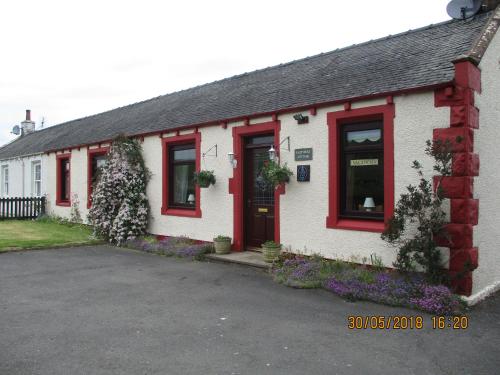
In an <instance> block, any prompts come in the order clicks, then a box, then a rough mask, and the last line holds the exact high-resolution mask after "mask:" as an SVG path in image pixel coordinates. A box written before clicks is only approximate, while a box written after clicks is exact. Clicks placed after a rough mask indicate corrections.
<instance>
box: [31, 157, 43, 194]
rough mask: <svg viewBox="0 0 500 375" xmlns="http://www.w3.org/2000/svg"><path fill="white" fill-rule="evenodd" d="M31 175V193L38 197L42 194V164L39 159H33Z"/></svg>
mask: <svg viewBox="0 0 500 375" xmlns="http://www.w3.org/2000/svg"><path fill="white" fill-rule="evenodd" d="M31 176H32V177H31V179H32V181H33V185H32V195H33V196H35V197H40V196H41V195H42V164H41V163H40V162H39V161H34V162H33V163H32V164H31Z"/></svg>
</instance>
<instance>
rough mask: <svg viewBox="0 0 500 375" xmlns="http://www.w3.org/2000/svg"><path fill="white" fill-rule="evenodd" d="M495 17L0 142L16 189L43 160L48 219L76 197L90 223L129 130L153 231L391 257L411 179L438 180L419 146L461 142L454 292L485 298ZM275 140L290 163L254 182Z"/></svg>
mask: <svg viewBox="0 0 500 375" xmlns="http://www.w3.org/2000/svg"><path fill="white" fill-rule="evenodd" d="M499 24H500V9H499V8H498V7H497V8H496V9H495V10H492V11H489V12H483V13H481V14H479V15H477V16H475V17H473V18H471V19H468V20H452V21H448V22H444V23H441V24H437V25H431V26H428V27H425V28H422V29H418V30H413V31H408V32H405V33H403V34H398V35H394V36H390V37H387V38H383V39H379V40H374V41H370V42H367V43H363V44H360V45H355V46H351V47H347V48H343V49H339V50H335V51H332V52H329V53H324V54H320V55H317V56H312V57H308V58H305V59H302V60H297V61H293V62H290V63H287V64H282V65H278V66H275V67H270V68H266V69H262V70H258V71H255V72H251V73H245V74H242V75H239V76H235V77H231V78H227V79H224V80H221V81H216V82H213V83H209V84H205V85H201V86H198V87H194V88H191V89H188V90H184V91H179V92H175V93H172V94H168V95H165V96H161V97H158V98H154V99H150V100H146V101H144V102H140V103H135V104H132V105H129V106H125V107H121V108H117V109H114V110H111V111H108V112H104V113H101V114H97V115H93V116H89V117H85V118H82V119H78V120H74V121H70V122H67V123H64V124H60V125H56V126H53V127H50V128H47V129H44V130H42V131H38V132H36V133H34V134H28V135H25V136H23V137H20V138H18V139H17V140H16V141H14V142H12V143H10V144H8V145H6V146H4V147H3V148H1V149H0V165H1V166H2V167H3V166H4V165H6V166H7V167H8V168H7V169H8V172H7V174H8V178H7V180H8V185H9V187H8V189H9V195H12V193H11V191H10V189H11V185H12V181H13V178H14V177H13V176H15V175H16V173H17V176H19V175H21V174H22V172H20V170H21V169H22V164H24V166H25V167H26V165H28V166H29V167H28V168H27V169H30V167H31V164H30V163H32V162H33V161H34V160H31V159H30V157H31V156H29V157H28V156H24V155H36V156H34V157H35V158H39V159H37V160H41V167H42V179H41V181H42V182H41V190H42V194H46V195H47V203H48V210H49V212H51V213H54V214H57V215H60V216H65V217H69V213H70V206H71V197H72V196H75V195H76V196H77V197H78V199H79V201H80V211H81V212H82V216H84V217H85V216H86V214H87V212H88V208H89V207H90V205H91V202H90V193H91V188H92V181H93V178H94V174H95V170H96V167H97V166H98V164H99V163H100V162H102V157H103V155H105V154H106V152H107V150H108V149H109V146H110V144H111V142H112V140H113V138H114V137H116V136H118V135H119V134H125V135H127V136H130V137H136V138H138V139H140V140H141V141H142V146H143V150H144V157H145V161H146V164H147V166H148V168H149V169H150V170H151V172H152V174H153V175H152V179H151V181H150V183H149V185H148V198H149V201H150V204H151V211H152V215H151V218H150V224H149V231H150V232H151V233H153V234H158V235H168V236H179V235H185V236H188V237H191V238H193V239H197V240H202V241H211V240H212V238H213V237H214V236H216V235H218V234H226V235H229V236H231V237H232V238H233V250H234V251H244V250H246V249H249V248H250V249H251V248H253V247H255V246H258V245H259V244H260V243H262V242H263V241H265V240H268V239H273V240H275V241H277V242H281V243H282V244H283V245H284V246H285V247H287V248H289V249H290V250H292V251H300V252H305V253H312V252H314V253H320V254H321V255H323V256H325V257H328V258H343V259H351V258H353V257H357V258H358V259H361V258H363V257H366V258H368V259H369V258H370V256H371V254H373V253H376V254H377V255H379V256H381V257H382V259H383V261H384V263H385V264H386V265H391V264H392V262H393V261H394V260H395V255H396V252H395V250H394V249H393V248H390V247H388V246H387V245H386V244H385V243H384V241H382V240H381V239H380V233H381V232H382V230H383V228H384V221H385V220H387V219H388V218H389V217H390V216H391V215H392V213H393V209H394V203H395V201H396V200H397V199H398V197H399V195H400V194H401V193H403V192H405V188H406V186H407V185H409V184H411V183H415V181H416V176H415V172H414V170H412V169H411V164H412V162H413V160H419V161H421V162H422V164H423V165H424V168H425V171H426V173H427V174H428V175H432V174H433V171H432V161H431V160H430V159H429V158H428V157H427V156H426V155H425V152H424V149H425V142H426V140H428V139H456V137H461V138H462V139H463V142H461V143H460V144H456V145H455V146H454V161H453V175H452V176H451V177H445V178H444V179H443V187H444V188H445V191H446V194H447V197H448V198H449V201H448V203H449V207H450V224H449V225H448V230H449V233H450V236H451V239H450V241H449V242H447V243H443V244H442V245H443V246H444V247H446V248H447V249H448V250H447V254H448V255H449V269H450V272H451V273H452V274H455V273H460V272H461V271H462V270H463V269H464V266H465V264H468V265H472V268H474V270H473V271H468V272H466V273H465V274H464V275H463V277H462V278H460V279H457V281H456V282H455V287H456V290H457V291H458V292H459V293H462V294H464V295H467V296H470V300H471V301H476V300H478V299H480V298H482V297H483V296H484V295H486V294H488V293H490V292H492V291H493V290H495V289H498V287H499V286H500V257H499V256H498V255H497V254H498V251H499V249H498V244H499V243H500V231H498V226H499V225H500V216H499V213H500V197H499V196H498V194H496V191H495V189H494V188H492V187H493V186H497V185H498V184H499V183H500V173H499V172H498V167H497V163H496V160H498V153H497V144H496V141H497V140H498V139H500V103H499V101H500V99H499V98H500V65H499V60H500V35H499V34H500V33H497V29H498V27H499ZM299 115H302V116H299ZM301 117H302V118H301ZM215 146H216V147H215ZM271 147H273V148H274V149H276V150H277V153H278V156H279V159H280V162H281V163H287V164H288V166H289V167H290V168H291V169H292V170H293V171H294V172H295V176H293V177H292V179H291V181H290V183H288V184H287V185H286V186H285V187H281V188H279V189H278V190H276V191H273V190H272V189H271V190H270V189H268V188H267V187H266V186H264V185H262V184H261V181H260V180H259V172H260V168H261V167H262V164H263V162H265V160H267V159H268V157H269V152H268V151H269V149H270V148H271ZM229 154H230V155H232V156H231V158H234V160H235V161H234V162H232V163H230V162H229V160H228V159H229V157H228V155H229ZM479 159H481V168H479ZM15 163H18V164H15ZM201 169H203V170H213V171H214V172H215V175H216V178H217V183H216V184H215V185H214V186H212V187H210V188H207V189H200V188H199V187H197V186H195V185H194V184H193V183H192V179H191V178H190V176H191V175H192V172H194V171H199V170H201ZM297 172H300V173H297ZM25 173H26V168H25ZM2 176H3V174H2ZM298 176H300V178H298ZM2 178H3V177H2ZM18 178H19V177H18ZM3 182H4V180H3V179H2V186H4V184H3ZM2 189H4V187H2ZM25 189H28V188H27V187H26V185H25ZM12 192H13V191H12ZM16 194H17V193H16ZM24 194H25V195H26V194H29V190H24ZM367 198H370V199H367ZM367 202H368V203H372V202H373V204H368V203H367Z"/></svg>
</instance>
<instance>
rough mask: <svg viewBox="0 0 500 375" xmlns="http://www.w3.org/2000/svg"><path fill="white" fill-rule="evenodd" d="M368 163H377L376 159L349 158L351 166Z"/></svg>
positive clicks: (361, 165)
mask: <svg viewBox="0 0 500 375" xmlns="http://www.w3.org/2000/svg"><path fill="white" fill-rule="evenodd" d="M369 165H378V159H357V160H351V167H366V166H369Z"/></svg>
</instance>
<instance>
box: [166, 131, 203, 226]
mask: <svg viewBox="0 0 500 375" xmlns="http://www.w3.org/2000/svg"><path fill="white" fill-rule="evenodd" d="M187 143H194V146H195V152H196V160H195V168H196V172H199V171H200V164H201V163H200V146H201V133H198V132H196V133H192V134H184V135H178V136H174V137H167V138H162V140H161V144H162V207H161V214H162V215H169V216H184V217H194V218H200V217H201V197H200V187H199V186H198V185H196V187H195V191H196V201H195V205H194V206H195V207H194V210H193V209H190V208H178V207H176V208H169V206H168V205H169V177H168V176H169V175H170V170H169V168H170V163H169V162H170V160H169V158H170V156H169V154H170V153H169V147H170V146H173V145H180V144H187Z"/></svg>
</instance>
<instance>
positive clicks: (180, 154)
mask: <svg viewBox="0 0 500 375" xmlns="http://www.w3.org/2000/svg"><path fill="white" fill-rule="evenodd" d="M195 159H196V152H195V149H194V148H186V149H183V150H176V149H174V160H175V161H178V160H195Z"/></svg>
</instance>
